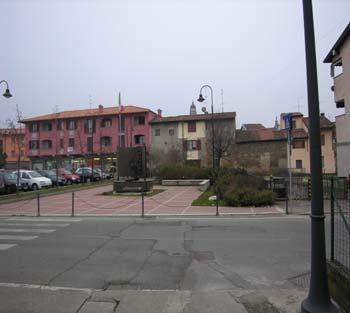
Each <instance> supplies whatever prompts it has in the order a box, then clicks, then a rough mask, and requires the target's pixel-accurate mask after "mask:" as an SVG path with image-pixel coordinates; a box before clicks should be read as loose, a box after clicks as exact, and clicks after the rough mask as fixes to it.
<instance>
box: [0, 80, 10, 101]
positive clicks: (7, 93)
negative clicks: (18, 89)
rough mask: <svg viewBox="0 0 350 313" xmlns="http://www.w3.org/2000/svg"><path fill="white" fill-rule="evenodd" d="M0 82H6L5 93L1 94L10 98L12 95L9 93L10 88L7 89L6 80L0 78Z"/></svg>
mask: <svg viewBox="0 0 350 313" xmlns="http://www.w3.org/2000/svg"><path fill="white" fill-rule="evenodd" d="M1 83H5V84H6V90H5V93H4V94H3V96H4V97H5V98H11V97H12V95H11V93H10V89H9V84H8V82H7V81H6V80H1V81H0V84H1Z"/></svg>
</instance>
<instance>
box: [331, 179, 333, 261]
mask: <svg viewBox="0 0 350 313" xmlns="http://www.w3.org/2000/svg"><path fill="white" fill-rule="evenodd" d="M331 261H334V177H331Z"/></svg>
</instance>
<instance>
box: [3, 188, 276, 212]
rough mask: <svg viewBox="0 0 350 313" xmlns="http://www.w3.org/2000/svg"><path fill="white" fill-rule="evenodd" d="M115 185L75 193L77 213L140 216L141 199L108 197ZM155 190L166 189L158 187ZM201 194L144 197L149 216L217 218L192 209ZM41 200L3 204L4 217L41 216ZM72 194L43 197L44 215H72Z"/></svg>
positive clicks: (180, 191) (187, 191)
mask: <svg viewBox="0 0 350 313" xmlns="http://www.w3.org/2000/svg"><path fill="white" fill-rule="evenodd" d="M111 188H112V187H111V186H103V187H96V188H93V189H86V190H81V191H76V192H75V199H74V214H75V215H84V216H88V215H91V216H94V215H101V216H139V215H141V213H142V201H141V197H140V196H118V197H116V196H104V195H101V194H102V193H103V192H106V191H111ZM155 189H165V187H163V186H156V187H155ZM200 194H201V192H200V191H199V190H198V188H197V187H187V186H186V187H166V189H165V191H163V192H161V193H158V194H156V195H154V196H150V197H145V198H144V212H145V215H148V216H150V215H151V216H153V215H215V214H216V207H215V206H212V207H204V206H191V203H192V201H193V200H194V199H196V198H197V197H198V196H199V195H200ZM219 211H220V214H221V215H225V214H277V213H282V212H283V211H282V209H281V208H279V207H278V206H272V207H244V208H239V207H236V208H233V207H220V208H219ZM37 212H38V203H37V199H32V200H22V201H16V202H11V203H6V204H0V215H37ZM71 214H72V194H71V193H64V194H59V195H52V196H46V197H42V198H40V215H71Z"/></svg>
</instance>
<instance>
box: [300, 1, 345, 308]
mask: <svg viewBox="0 0 350 313" xmlns="http://www.w3.org/2000/svg"><path fill="white" fill-rule="evenodd" d="M303 11H304V32H305V54H306V74H307V94H308V109H309V120H310V127H309V129H310V162H311V215H310V217H311V278H310V287H309V294H308V296H307V298H306V299H305V300H304V301H303V302H302V305H301V312H302V313H333V312H338V309H337V307H336V305H335V304H334V303H333V302H332V301H331V299H330V295H329V289H328V275H327V263H326V244H325V227H324V219H325V216H324V210H323V186H322V165H321V136H320V109H319V98H318V84H317V65H316V64H317V63H316V47H315V34H314V22H313V13H312V1H311V0H303Z"/></svg>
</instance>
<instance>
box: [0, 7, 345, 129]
mask: <svg viewBox="0 0 350 313" xmlns="http://www.w3.org/2000/svg"><path fill="white" fill-rule="evenodd" d="M313 4H314V19H315V32H316V40H317V42H316V45H317V57H318V73H319V90H320V99H321V103H320V106H321V111H322V112H325V113H326V115H327V116H328V115H329V116H330V117H331V118H332V119H333V118H334V116H335V115H338V114H341V111H339V110H337V109H335V104H334V103H333V95H332V92H331V91H330V86H331V84H332V81H331V78H330V77H329V65H328V64H323V63H322V61H323V59H324V57H325V55H326V54H327V52H328V51H329V50H330V48H331V47H332V45H333V43H334V42H335V40H336V39H337V38H338V36H339V35H340V33H341V32H342V31H343V30H344V28H345V26H346V25H347V23H348V22H349V17H350V1H349V0H318V1H313ZM0 27H1V29H2V32H1V33H2V35H1V44H0V45H1V49H0V79H6V80H8V82H9V84H10V88H11V92H12V93H13V95H14V96H13V98H11V99H9V100H7V99H5V98H4V97H0V107H1V118H0V122H1V124H2V126H4V124H5V123H4V121H5V120H6V119H7V118H11V117H14V115H15V110H14V107H15V105H16V104H18V105H19V107H20V108H21V110H22V111H23V114H24V116H26V117H28V116H33V115H40V114H46V113H52V112H53V111H54V110H55V107H56V106H57V107H58V108H59V110H60V111H63V110H72V109H78V108H86V107H90V104H89V95H91V99H92V103H93V104H92V105H93V106H97V105H98V104H103V105H105V106H112V105H116V104H117V100H118V92H119V91H121V93H122V101H123V103H124V104H131V105H137V106H142V107H148V108H150V109H152V110H156V109H158V108H161V109H162V110H163V114H164V115H177V114H188V113H189V106H190V104H191V102H192V100H196V98H197V97H198V92H199V88H200V87H201V85H202V84H206V83H207V84H211V85H212V86H213V88H214V107H215V111H217V110H221V108H222V102H223V104H224V110H225V111H236V112H237V126H239V125H240V124H241V123H254V122H261V123H264V124H265V125H266V126H272V125H273V122H274V119H275V116H277V115H278V116H279V114H280V113H281V112H288V111H297V110H298V102H299V104H300V111H301V112H302V113H304V114H305V113H307V103H306V74H305V54H304V33H303V15H302V0H244V1H243V0H241V1H237V0H176V1H175V0H114V1H112V0H110V1H109V0H42V1H39V0H0ZM3 88H4V86H3V85H2V86H1V93H3ZM221 89H222V90H223V97H222V95H221ZM222 98H223V101H222ZM196 104H197V110H198V111H200V107H201V106H202V104H199V103H197V102H196ZM209 105H210V103H207V106H209Z"/></svg>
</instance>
